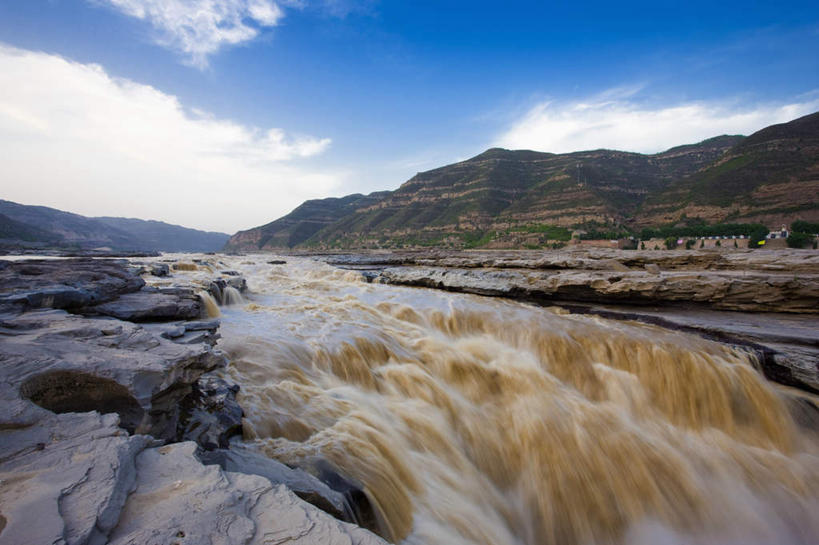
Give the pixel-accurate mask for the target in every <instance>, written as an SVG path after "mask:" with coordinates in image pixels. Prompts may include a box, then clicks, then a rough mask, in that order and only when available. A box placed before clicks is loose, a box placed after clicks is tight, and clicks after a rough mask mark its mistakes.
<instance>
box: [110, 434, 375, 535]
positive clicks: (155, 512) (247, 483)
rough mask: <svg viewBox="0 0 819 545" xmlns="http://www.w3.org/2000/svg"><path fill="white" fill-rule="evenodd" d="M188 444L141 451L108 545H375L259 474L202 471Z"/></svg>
mask: <svg viewBox="0 0 819 545" xmlns="http://www.w3.org/2000/svg"><path fill="white" fill-rule="evenodd" d="M195 451H196V444H195V443H192V442H186V443H176V444H173V445H167V446H164V447H158V448H149V449H146V450H144V451H142V452H141V453H140V454H139V455H138V456H137V458H136V468H137V477H138V479H137V487H136V490H134V492H132V494H131V495H130V496H129V497H128V502H127V503H126V505H125V507H124V509H123V510H122V513H121V516H120V519H119V523H118V524H117V526H116V527H115V528H114V529H113V531H112V532H111V535H110V541H109V543H110V544H111V545H133V544H146V545H147V544H153V543H168V544H173V543H179V544H180V545H181V544H183V543H212V542H213V541H212V540H213V538H214V537H215V536H218V537H219V539H220V543H225V544H231V545H232V544H237V545H238V544H250V545H256V544H259V545H261V544H263V543H265V544H267V543H288V544H293V545H308V544H310V545H318V544H326V545H342V544H344V545H350V544H352V545H383V544H384V543H385V542H384V541H383V540H382V539H381V538H379V537H378V536H376V535H375V534H372V533H370V532H368V531H367V530H364V529H361V528H358V527H355V526H353V525H351V524H347V523H344V522H341V521H339V520H336V519H335V518H333V517H331V516H330V515H328V514H327V513H324V512H323V511H321V510H319V509H317V508H315V507H313V506H312V505H309V504H307V503H305V502H303V501H302V500H300V499H299V498H298V497H297V496H296V495H295V494H293V492H291V491H289V490H288V489H287V488H286V487H285V486H284V485H273V484H271V483H270V481H269V480H267V479H265V478H264V477H261V476H259V475H247V474H243V473H235V472H232V471H224V470H222V469H221V468H220V467H219V466H218V465H207V466H205V465H202V464H201V463H200V462H199V461H198V460H197V459H196V457H195V455H194V453H195Z"/></svg>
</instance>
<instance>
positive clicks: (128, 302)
mask: <svg viewBox="0 0 819 545" xmlns="http://www.w3.org/2000/svg"><path fill="white" fill-rule="evenodd" d="M83 312H84V313H86V314H103V315H105V316H113V317H114V318H119V319H120V320H128V321H131V322H145V321H157V320H190V319H196V318H199V317H200V316H201V315H202V302H201V299H199V297H198V296H196V295H195V294H193V293H189V294H188V293H182V294H180V293H163V292H161V291H150V290H143V291H140V292H136V293H129V294H126V295H122V296H120V297H118V298H117V299H115V300H114V301H110V302H107V303H103V304H101V305H95V306H93V307H88V308H85V309H83Z"/></svg>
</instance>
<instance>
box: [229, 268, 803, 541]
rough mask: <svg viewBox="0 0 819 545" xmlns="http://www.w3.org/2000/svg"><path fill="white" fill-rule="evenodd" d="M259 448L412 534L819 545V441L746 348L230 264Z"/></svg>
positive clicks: (356, 280)
mask: <svg viewBox="0 0 819 545" xmlns="http://www.w3.org/2000/svg"><path fill="white" fill-rule="evenodd" d="M219 259H225V260H226V261H229V262H228V264H229V266H230V267H231V268H234V269H237V270H239V271H241V272H242V274H244V275H245V277H246V278H247V280H248V284H249V287H250V290H251V292H252V293H253V295H252V296H251V300H250V301H249V303H248V304H246V305H244V306H233V307H223V309H222V311H223V313H222V314H223V316H222V329H221V333H222V336H223V340H222V341H221V342H220V347H221V348H222V349H223V350H225V351H226V352H227V353H228V355H229V356H230V357H231V359H232V364H231V367H230V369H229V373H230V375H231V376H232V378H233V379H234V380H235V381H236V382H238V383H239V384H241V386H242V390H241V392H240V398H239V399H240V402H241V404H242V406H243V408H244V410H245V413H246V419H245V423H244V428H245V440H246V441H247V442H248V443H249V444H252V445H254V446H255V447H257V448H258V449H260V450H262V451H264V452H266V453H267V454H268V455H270V456H272V457H275V458H277V459H279V460H282V461H284V462H286V463H289V464H294V465H299V464H301V463H302V462H305V461H309V460H311V459H315V458H322V459H325V460H329V461H330V462H332V463H333V464H334V465H335V466H337V467H338V468H340V469H341V470H342V471H343V472H345V473H347V474H348V475H349V476H351V477H353V478H354V479H356V480H358V481H359V482H361V483H363V484H364V486H365V489H366V493H367V496H368V498H369V499H370V501H371V503H372V504H373V505H374V506H375V507H376V509H377V511H378V515H379V527H380V533H381V534H382V535H383V536H385V537H387V538H388V539H390V540H392V541H394V542H404V543H411V544H415V543H418V544H421V543H434V544H454V543H473V544H479V543H480V544H531V545H534V544H542V543H556V544H593V543H594V544H598V543H599V544H605V543H612V544H616V543H637V544H665V543H685V544H706V543H736V544H740V543H743V544H744V543H760V544H761V543H817V542H819V440H818V439H817V436H816V435H815V434H810V433H809V432H806V431H805V430H801V429H798V428H797V427H796V425H795V424H794V421H793V419H792V418H791V416H790V415H789V413H788V410H787V407H786V403H785V401H784V399H782V398H781V397H780V394H779V393H777V391H776V390H774V389H773V388H772V387H771V385H770V384H768V383H767V382H766V381H765V380H764V379H763V378H761V376H760V375H759V374H758V373H757V371H755V369H754V366H753V364H754V362H753V361H752V359H751V357H750V356H749V355H748V354H746V353H744V352H742V351H739V350H734V349H731V348H729V347H727V346H724V345H720V344H717V343H712V342H709V341H705V340H702V339H700V338H696V337H692V336H688V335H683V334H677V333H672V332H668V331H665V330H662V329H660V328H655V327H651V326H643V325H638V324H632V323H624V322H611V321H607V320H604V319H599V318H592V317H585V316H572V315H566V314H565V312H557V311H551V310H548V309H542V308H536V307H531V306H528V305H523V304H518V303H514V302H509V301H502V300H495V299H489V298H481V297H477V296H469V295H456V294H449V293H444V292H438V291H432V290H424V289H411V288H399V287H394V286H384V285H378V284H366V283H364V282H363V281H362V277H361V275H360V274H358V273H356V272H350V271H342V270H337V269H333V268H330V267H328V266H326V265H323V264H318V263H315V262H312V261H310V260H307V259H295V258H288V264H287V265H268V264H266V263H265V260H264V258H263V257H260V258H258V259H253V258H222V257H219Z"/></svg>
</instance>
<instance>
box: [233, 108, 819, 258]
mask: <svg viewBox="0 0 819 545" xmlns="http://www.w3.org/2000/svg"><path fill="white" fill-rule="evenodd" d="M816 195H819V113H817V114H812V115H810V116H806V117H803V118H800V119H797V120H795V121H792V122H790V123H785V124H782V125H775V126H772V127H768V128H766V129H763V130H761V131H759V132H757V133H755V134H754V135H752V136H750V137H747V138H745V137H743V136H728V135H724V136H718V137H716V138H711V139H709V140H705V141H703V142H700V143H698V144H692V145H686V146H679V147H675V148H672V149H669V150H667V151H665V152H662V153H657V154H653V155H644V154H639V153H628V152H622V151H615V150H593V151H584V152H576V153H569V154H551V153H540V152H534V151H509V150H504V149H498V148H493V149H490V150H487V151H486V152H484V153H482V154H480V155H478V156H476V157H473V158H472V159H469V160H466V161H463V162H460V163H456V164H453V165H448V166H445V167H441V168H437V169H434V170H430V171H428V172H422V173H419V174H417V175H415V176H414V177H413V178H411V179H410V180H409V181H407V182H406V183H404V184H403V185H402V186H401V187H399V188H398V189H396V190H395V191H385V192H381V193H373V194H372V195H369V196H367V197H363V196H361V195H351V196H349V197H345V198H343V199H324V200H321V201H308V202H306V203H304V204H303V205H302V206H300V207H299V208H297V209H296V210H294V211H293V212H291V213H290V214H288V215H287V216H285V217H283V218H281V219H279V220H276V221H274V222H272V223H270V224H268V225H265V226H263V227H258V228H255V229H250V230H248V231H243V232H241V233H237V234H236V235H234V236H233V237H232V238H231V241H230V243H229V244H228V246H227V248H228V249H231V250H258V249H282V248H296V247H305V248H317V249H327V248H364V247H396V246H405V245H409V246H413V245H436V246H437V245H440V246H454V247H463V246H467V247H469V246H472V247H474V246H492V245H493V244H494V245H506V246H512V247H514V246H518V247H519V246H525V245H528V244H529V243H530V242H534V243H543V242H544V241H545V240H548V239H552V240H555V239H557V240H560V239H565V238H567V237H568V233H569V232H570V231H569V229H572V228H585V229H589V228H592V229H594V228H606V229H614V228H618V229H619V228H623V227H624V226H626V227H630V228H638V227H642V226H647V225H661V224H667V223H669V222H676V221H679V220H680V219H681V218H684V217H688V218H694V217H699V218H702V219H704V220H706V221H708V222H715V221H723V220H731V221H742V222H745V221H747V222H751V221H761V222H763V223H769V224H776V223H790V221H792V220H794V219H797V218H802V219H807V220H813V219H817V218H819V199H818V198H817V197H816Z"/></svg>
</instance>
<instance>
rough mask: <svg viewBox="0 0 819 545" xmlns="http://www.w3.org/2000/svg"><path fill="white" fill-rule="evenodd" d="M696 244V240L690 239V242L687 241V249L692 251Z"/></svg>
mask: <svg viewBox="0 0 819 545" xmlns="http://www.w3.org/2000/svg"><path fill="white" fill-rule="evenodd" d="M696 243H697V241H696V240H694V239H693V238H689V239H688V240H686V241H685V249H686V250H690V249H691V248H693V247H694V244H696Z"/></svg>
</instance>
